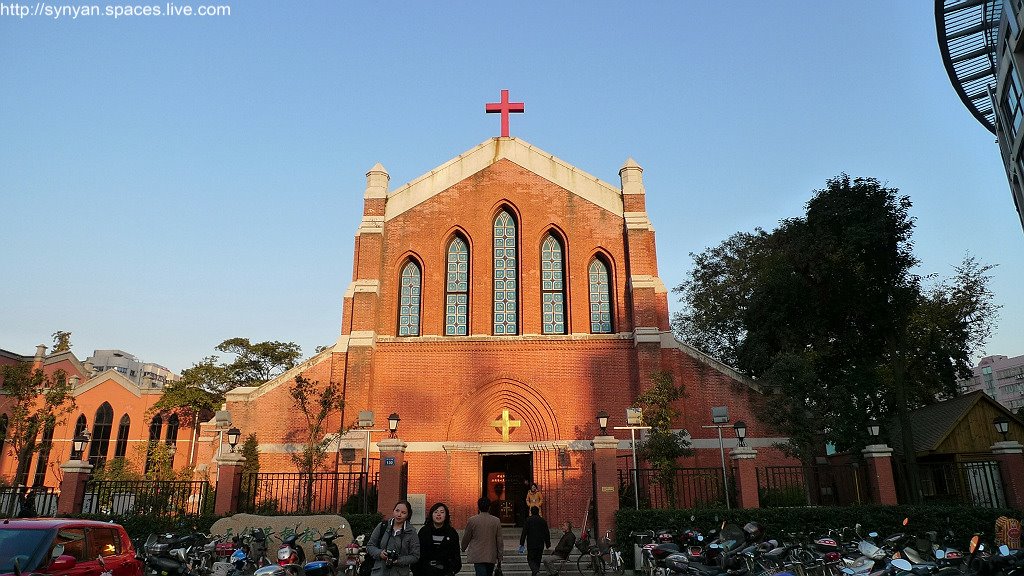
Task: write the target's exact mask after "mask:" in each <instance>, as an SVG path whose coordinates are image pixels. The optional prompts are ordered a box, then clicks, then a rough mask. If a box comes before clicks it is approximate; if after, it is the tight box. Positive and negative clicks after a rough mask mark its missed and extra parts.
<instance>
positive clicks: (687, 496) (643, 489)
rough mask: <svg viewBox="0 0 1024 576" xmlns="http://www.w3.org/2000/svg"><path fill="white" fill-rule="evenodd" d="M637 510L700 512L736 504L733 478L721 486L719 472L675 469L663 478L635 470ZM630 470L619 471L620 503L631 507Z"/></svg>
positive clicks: (654, 472) (662, 475)
mask: <svg viewBox="0 0 1024 576" xmlns="http://www.w3.org/2000/svg"><path fill="white" fill-rule="evenodd" d="M636 481H637V484H636V493H637V494H638V496H639V507H640V508H702V507H712V506H725V504H726V492H725V490H729V496H730V498H729V501H730V502H732V503H735V502H736V499H735V496H734V495H735V491H734V488H733V481H732V477H731V476H730V477H729V478H728V480H727V481H726V482H723V471H722V469H721V468H677V469H675V470H673V471H671V472H670V473H665V474H662V473H660V472H659V471H657V470H654V469H650V468H639V469H637V470H636ZM634 498H635V496H634V489H633V470H632V469H627V470H622V469H619V501H620V504H621V505H622V506H626V507H633V506H634V504H635V503H634Z"/></svg>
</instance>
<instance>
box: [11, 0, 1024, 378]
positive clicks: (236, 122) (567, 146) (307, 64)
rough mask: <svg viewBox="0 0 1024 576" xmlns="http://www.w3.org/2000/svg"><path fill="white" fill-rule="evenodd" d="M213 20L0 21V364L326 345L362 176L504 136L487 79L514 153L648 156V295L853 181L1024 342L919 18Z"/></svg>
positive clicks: (713, 11)
mask: <svg viewBox="0 0 1024 576" xmlns="http://www.w3.org/2000/svg"><path fill="white" fill-rule="evenodd" d="M5 1H6V0H5ZM216 1H217V0H210V1H209V2H207V3H206V4H213V3H216ZM153 4H154V5H157V6H161V7H165V6H166V4H165V3H160V2H153ZM221 4H222V5H227V6H230V8H231V15H230V16H223V17H198V16H193V17H184V16H161V17H156V16H149V17H146V16H136V17H126V18H117V19H114V18H112V17H104V16H101V17H84V16H80V17H79V18H77V19H71V18H70V17H67V16H65V17H63V18H59V19H52V18H45V17H26V18H23V19H20V18H16V17H10V16H2V17H0V56H2V64H0V158H2V162H0V245H2V246H3V259H4V262H5V274H4V279H3V281H0V348H3V349H7V350H12V351H15V352H19V353H23V354H30V353H32V352H33V351H34V347H35V345H36V344H39V343H45V344H49V343H50V337H49V335H50V334H51V333H52V332H54V331H56V330H68V331H71V332H72V333H73V337H72V342H73V344H74V348H73V349H74V351H75V352H76V353H77V354H78V356H79V357H80V358H85V357H86V356H88V355H89V354H90V353H91V352H92V350H93V349H96V348H121V349H123V350H126V351H129V352H131V353H133V354H135V355H137V356H139V357H140V358H142V359H144V360H146V361H151V362H157V363H161V364H164V365H166V366H168V367H170V368H172V369H174V370H181V369H183V368H186V367H188V366H190V365H191V364H192V363H194V362H196V361H198V360H200V359H201V358H203V357H204V356H206V355H208V354H211V353H212V352H213V347H214V346H215V345H216V344H217V343H219V342H221V341H222V340H224V339H226V338H230V337H235V336H242V337H248V338H250V339H253V340H268V339H274V340H282V341H294V342H297V343H298V344H300V345H301V346H302V348H303V350H304V352H305V353H306V354H307V355H308V354H311V353H312V352H313V348H314V347H315V346H317V345H320V344H330V343H333V342H334V341H335V339H336V338H337V335H338V333H339V331H340V325H341V301H342V295H343V293H344V291H345V289H346V287H347V285H348V283H349V281H350V279H351V274H352V245H353V236H354V234H355V231H356V227H357V226H358V223H359V218H360V214H361V206H362V193H363V189H364V186H365V177H364V175H365V173H366V171H367V170H368V169H369V168H370V167H371V166H373V165H374V163H376V162H381V163H382V164H383V165H384V166H385V167H386V168H387V169H388V171H389V172H390V173H391V184H392V188H396V187H398V186H400V185H401V184H403V183H405V182H407V181H409V180H411V179H413V178H415V177H417V176H419V175H420V174H422V173H424V172H427V171H429V170H430V169H431V168H433V167H435V166H437V165H440V164H442V163H444V162H446V161H447V160H449V159H450V158H452V157H454V156H456V155H458V154H460V153H462V152H464V151H466V150H468V149H470V148H472V147H474V146H476V145H477V144H479V143H481V142H483V141H484V140H486V139H487V138H490V137H493V136H496V135H498V130H499V126H498V117H497V116H496V115H486V114H484V112H483V108H484V103H486V102H494V101H496V100H497V99H498V96H499V90H500V89H502V88H508V89H510V90H511V98H512V100H513V101H523V102H525V103H526V114H521V115H515V116H513V117H512V135H513V136H517V137H519V138H522V139H524V140H526V141H528V142H529V143H531V144H533V145H534V146H537V147H539V148H541V149H542V150H545V151H547V152H549V153H551V154H554V155H555V156H558V157H560V158H562V159H563V160H565V161H567V162H569V163H570V164H573V165H575V166H578V167H579V168H581V169H582V170H585V171H587V172H590V173H591V174H593V175H595V176H597V177H599V178H601V179H603V180H605V181H607V182H610V183H612V184H616V185H617V184H618V169H619V167H620V166H621V165H622V163H623V162H624V161H625V160H626V158H627V157H630V156H631V157H633V158H635V159H636V160H637V162H639V163H640V165H641V166H643V167H644V169H645V172H644V178H645V184H646V187H647V205H648V210H649V212H650V216H651V220H652V221H653V223H654V226H655V229H656V231H657V239H658V250H659V253H658V261H659V266H660V273H661V277H662V279H663V280H664V281H665V283H666V284H667V285H669V286H675V285H677V284H679V283H680V282H681V281H682V280H683V279H684V278H685V275H686V272H687V270H689V268H690V267H691V266H692V259H691V258H690V256H689V253H690V252H699V251H701V250H703V249H704V248H706V247H708V246H711V245H715V244H717V243H719V242H720V241H722V240H723V239H725V238H726V237H727V236H729V235H730V234H732V233H734V232H737V231H749V230H752V229H753V228H754V227H757V226H760V227H763V228H768V229H770V228H773V227H774V226H775V225H776V224H777V223H778V221H779V220H780V219H782V218H787V217H792V216H797V215H800V214H802V213H803V204H804V203H805V202H806V201H807V200H808V198H809V197H810V194H811V191H812V190H813V189H815V188H821V187H823V186H824V183H825V180H826V179H828V178H830V177H832V176H835V175H837V174H839V173H841V172H846V173H848V174H850V175H852V176H873V177H876V178H879V179H880V180H882V181H883V182H886V183H887V184H888V185H891V186H894V187H897V188H899V189H900V190H901V192H903V193H904V194H908V195H909V196H910V197H911V199H912V201H913V203H914V207H913V210H912V215H913V216H914V217H916V219H917V228H916V232H915V235H914V238H915V250H916V253H917V255H918V256H919V257H920V258H921V260H922V262H923V264H922V268H921V270H920V272H921V273H923V274H929V273H936V274H939V275H940V276H949V275H951V274H952V269H953V266H955V265H956V264H957V263H959V262H960V261H961V259H962V258H963V257H964V256H965V255H966V254H968V253H970V254H972V255H974V256H976V257H977V258H978V259H979V260H981V261H982V262H986V263H991V264H998V268H997V269H996V270H995V272H994V274H995V279H994V281H993V283H992V287H993V289H994V291H995V292H996V296H997V301H998V303H999V304H1001V305H1002V306H1003V309H1002V310H1001V313H1000V319H999V322H998V328H997V331H996V333H995V335H994V337H993V338H992V339H991V340H990V342H989V344H988V346H987V352H988V353H994V354H1005V355H1008V356H1015V355H1020V354H1024V302H1022V301H1021V298H1020V294H1021V292H1022V286H1024V232H1022V230H1021V226H1020V223H1019V221H1018V219H1017V217H1016V214H1015V212H1014V209H1013V202H1012V200H1011V198H1010V194H1009V191H1008V189H1007V184H1006V180H1005V175H1004V172H1003V169H1002V164H1001V161H1000V159H999V155H998V150H997V148H996V145H995V144H994V138H993V136H992V135H991V134H990V133H989V132H987V131H986V130H985V129H984V128H982V126H981V125H980V124H978V123H977V121H975V120H974V118H973V117H972V116H971V115H970V114H969V113H968V112H967V110H966V109H965V108H964V107H963V105H962V104H961V102H960V101H959V99H958V98H957V96H956V94H955V92H954V91H953V89H952V87H951V86H950V83H949V80H948V78H947V77H946V74H945V71H944V69H943V67H942V63H941V60H940V57H939V52H938V48H937V44H936V40H935V29H934V17H933V14H932V3H931V2H891V1H890V0H886V1H874V2H867V1H865V2H861V1H858V2H819V1H787V2H752V1H751V2H668V1H665V2H645V3H625V2H598V1H595V2H586V3H581V2H540V1H536V2H521V3H516V4H513V5H510V4H491V3H481V2H469V1H465V2H416V3H413V2H359V3H356V2H344V1H337V0H335V1H318V0H311V1H308V2H270V1H265V0H224V1H223V2H221ZM53 5H54V6H57V5H59V4H53ZM96 5H97V6H99V7H100V9H101V10H104V9H105V7H106V6H107V4H102V3H101V4H96ZM175 5H177V6H183V5H191V6H193V7H198V6H199V5H200V4H199V3H194V2H180V1H179V2H175ZM31 6H32V7H34V4H32V5H31ZM110 6H114V4H110ZM672 306H673V308H674V309H675V308H677V307H678V304H677V303H676V302H675V298H674V297H673V299H672Z"/></svg>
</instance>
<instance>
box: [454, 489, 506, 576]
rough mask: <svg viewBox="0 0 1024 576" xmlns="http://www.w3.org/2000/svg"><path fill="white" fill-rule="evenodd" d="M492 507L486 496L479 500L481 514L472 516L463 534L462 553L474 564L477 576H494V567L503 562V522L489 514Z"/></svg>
mask: <svg viewBox="0 0 1024 576" xmlns="http://www.w3.org/2000/svg"><path fill="white" fill-rule="evenodd" d="M490 507H491V501H490V500H488V499H487V497H486V496H483V497H481V498H480V499H479V500H477V502H476V508H477V510H479V513H478V514H476V515H475V516H470V518H469V520H468V521H467V522H466V530H465V531H464V532H463V533H462V551H463V552H465V553H466V561H468V562H472V563H473V568H474V570H476V576H492V574H494V565H495V564H497V563H499V562H501V552H502V550H501V548H502V540H501V520H498V517H497V516H493V515H491V514H490V513H489V512H488V509H489V508H490Z"/></svg>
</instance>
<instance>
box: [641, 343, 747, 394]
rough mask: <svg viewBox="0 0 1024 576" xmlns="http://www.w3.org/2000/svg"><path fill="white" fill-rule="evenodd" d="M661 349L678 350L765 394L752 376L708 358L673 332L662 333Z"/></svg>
mask: <svg viewBox="0 0 1024 576" xmlns="http://www.w3.org/2000/svg"><path fill="white" fill-rule="evenodd" d="M661 347H662V348H677V349H678V350H679V351H680V352H682V353H683V354H686V355H687V356H689V357H691V358H693V359H694V360H697V361H698V362H701V363H703V364H706V365H707V366H709V367H711V368H713V369H715V370H717V371H718V372H721V373H722V374H725V375H726V376H728V377H730V378H732V379H733V380H736V381H737V382H740V383H742V384H745V385H746V386H747V387H748V388H751V389H752V390H754V391H755V392H763V390H761V385H760V384H758V383H757V382H756V381H754V379H753V378H751V377H750V376H747V375H745V374H741V373H740V372H737V371H736V369H735V368H733V367H731V366H729V365H727V364H724V363H722V362H719V361H718V360H715V359H714V358H712V357H711V356H708V355H707V354H705V353H704V352H701V351H700V350H698V349H696V348H694V347H693V346H690V345H689V344H687V343H685V342H683V341H682V340H679V339H678V338H676V337H675V334H673V333H672V332H671V331H665V332H662V333H661Z"/></svg>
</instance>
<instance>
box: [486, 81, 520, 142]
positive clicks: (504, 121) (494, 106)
mask: <svg viewBox="0 0 1024 576" xmlns="http://www.w3.org/2000/svg"><path fill="white" fill-rule="evenodd" d="M484 110H486V111H487V113H488V114H490V113H492V112H500V113H501V137H502V138H508V115H509V112H513V113H518V112H526V104H523V103H522V102H509V101H508V90H502V91H501V102H490V103H488V104H486V105H485V106H484Z"/></svg>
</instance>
